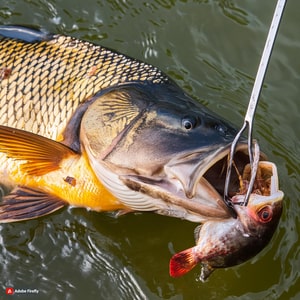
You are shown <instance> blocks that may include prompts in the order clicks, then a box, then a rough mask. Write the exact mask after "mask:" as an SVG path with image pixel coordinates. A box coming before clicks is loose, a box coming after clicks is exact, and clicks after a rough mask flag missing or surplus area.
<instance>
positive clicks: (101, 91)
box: [0, 26, 264, 223]
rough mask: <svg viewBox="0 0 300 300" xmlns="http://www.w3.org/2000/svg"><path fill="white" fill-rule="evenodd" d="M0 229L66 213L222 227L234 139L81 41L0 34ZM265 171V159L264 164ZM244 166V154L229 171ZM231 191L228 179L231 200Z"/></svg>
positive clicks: (216, 122) (243, 150)
mask: <svg viewBox="0 0 300 300" xmlns="http://www.w3.org/2000/svg"><path fill="white" fill-rule="evenodd" d="M0 69H1V70H0V187H8V189H9V193H8V195H5V197H3V201H2V203H1V205H0V222H13V221H22V220H27V219H32V218H37V217H39V216H43V215H46V214H49V213H51V212H53V211H55V210H57V209H59V208H61V207H64V206H66V205H72V206H77V207H86V208H89V209H92V210H95V211H122V212H128V211H153V212H156V213H159V214H163V215H168V216H173V217H178V218H182V219H187V220H190V221H194V222H201V223H203V222H206V221H208V220H216V219H217V220H223V219H226V218H229V217H230V216H231V215H230V211H228V209H227V207H226V205H225V204H224V201H223V197H222V196H221V195H223V189H224V180H225V173H224V169H226V162H227V155H228V152H229V149H230V145H231V142H232V140H233V138H234V137H235V134H236V129H235V128H234V127H233V126H232V125H231V124H229V123H228V122H226V121H224V120H223V119H222V118H220V117H219V116H216V115H215V114H214V113H212V112H211V111H209V110H208V109H207V108H205V107H204V106H203V105H201V104H200V103H198V102H197V101H195V100H193V99H192V98H191V97H190V96H188V95H187V94H186V93H185V92H184V91H182V90H181V89H180V88H179V87H178V86H177V85H176V84H175V83H174V82H173V81H172V80H171V79H170V78H169V77H168V76H166V75H165V74H164V73H163V72H161V71H160V70H159V69H157V68H156V67H153V66H151V65H149V64H146V63H144V62H141V61H138V60H135V59H133V58H130V57H127V56H125V55H123V54H120V53H118V52H115V51H112V50H110V49H106V48H104V47H102V46H98V45H95V44H92V43H89V42H86V41H81V40H78V39H75V38H73V37H69V36H64V35H53V34H48V33H45V32H42V31H38V30H34V29H29V28H25V27H21V26H0ZM261 158H262V159H263V158H264V156H263V155H262V156H261ZM248 162H249V157H248V154H247V144H246V143H245V141H241V142H240V143H239V145H238V147H237V152H236V155H235V164H236V167H237V169H238V170H239V172H242V170H243V169H244V167H245V165H246V164H247V163H248ZM238 188H239V181H238V176H237V175H236V174H234V175H233V176H232V182H231V184H230V187H229V193H230V194H232V195H234V194H235V193H236V190H238Z"/></svg>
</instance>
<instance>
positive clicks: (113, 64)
mask: <svg viewBox="0 0 300 300" xmlns="http://www.w3.org/2000/svg"><path fill="white" fill-rule="evenodd" d="M0 69H1V71H2V73H6V74H7V75H6V76H4V77H3V76H2V80H1V82H0V124H2V125H6V126H10V127H15V128H19V129H24V130H27V131H30V132H33V133H37V134H41V135H43V136H45V137H49V138H52V139H54V140H58V139H62V137H61V136H60V134H61V133H62V131H63V130H64V129H65V127H66V124H67V122H68V120H69V119H70V118H71V117H72V116H73V114H74V113H75V111H76V109H77V108H78V106H80V104H82V103H83V102H86V101H87V100H88V99H90V98H91V97H92V96H94V95H95V94H96V93H99V91H101V90H104V89H106V88H108V87H111V86H116V85H121V84H123V83H130V82H152V83H157V84H159V83H164V82H169V81H170V79H169V78H168V77H167V76H166V75H165V74H163V72H161V71H160V70H159V69H157V68H156V67H154V66H152V65H149V64H146V63H144V62H141V61H138V60H136V59H133V58H130V57H128V56H125V55H123V54H120V53H118V52H116V51H111V50H110V49H107V48H105V47H102V46H98V45H94V44H91V43H88V42H85V41H80V40H78V39H76V38H74V37H70V36H63V35H52V34H46V33H44V32H41V31H38V30H33V29H29V28H25V27H18V26H1V27H0Z"/></svg>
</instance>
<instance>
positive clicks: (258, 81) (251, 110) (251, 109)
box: [224, 0, 286, 207]
mask: <svg viewBox="0 0 300 300" xmlns="http://www.w3.org/2000/svg"><path fill="white" fill-rule="evenodd" d="M285 4H286V0H278V1H277V5H276V8H275V11H274V15H273V19H272V22H271V26H270V29H269V33H268V36H267V40H266V43H265V47H264V50H263V53H262V56H261V60H260V64H259V67H258V70H257V74H256V78H255V81H254V86H253V89H252V93H251V96H250V100H249V104H248V108H247V111H246V115H245V118H244V124H243V126H242V128H241V129H240V131H239V132H238V133H237V135H236V137H235V138H234V140H233V142H232V144H231V148H230V153H229V157H228V164H227V172H226V179H225V187H224V201H225V203H226V204H227V205H228V199H229V197H228V189H229V184H230V177H231V171H232V162H233V157H234V153H235V150H236V147H237V144H238V140H239V139H240V137H241V135H242V133H243V132H244V131H245V129H246V128H247V126H248V153H249V160H250V165H251V170H252V173H253V174H252V177H253V176H254V178H255V176H256V171H255V170H253V149H252V147H253V140H252V129H253V121H254V115H255V111H256V108H257V104H258V100H259V95H260V92H261V88H262V84H263V81H264V78H265V75H266V70H267V67H268V63H269V61H270V57H271V53H272V49H273V46H274V42H275V39H276V35H277V32H278V28H279V24H280V21H281V18H282V15H283V11H284V7H285ZM253 171H255V174H254V172H253ZM253 184H254V180H252V181H251V183H250V184H249V188H248V192H247V194H246V197H245V201H244V205H247V203H248V200H249V196H250V193H251V190H252V188H253ZM229 206H230V207H232V205H229Z"/></svg>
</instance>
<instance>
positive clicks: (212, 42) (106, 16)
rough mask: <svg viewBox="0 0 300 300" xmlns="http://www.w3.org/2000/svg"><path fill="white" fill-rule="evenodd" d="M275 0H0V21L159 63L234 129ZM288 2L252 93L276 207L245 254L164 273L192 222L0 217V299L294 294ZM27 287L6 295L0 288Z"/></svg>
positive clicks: (292, 37) (293, 107)
mask: <svg viewBox="0 0 300 300" xmlns="http://www.w3.org/2000/svg"><path fill="white" fill-rule="evenodd" d="M275 4H276V1H271V0H264V1H261V0H232V1H227V0H218V1H214V0H206V1H205V0H203V1H175V0H173V1H171V0H169V1H168V0H157V1H133V0H132V1H125V0H123V1H121V0H120V1H117V0H115V1H113V0H110V1H100V0H98V1H97V0H85V1H80V0H76V1H75V0H47V1H46V0H40V1H39V0H0V23H1V24H26V25H38V26H41V27H42V28H45V29H47V30H48V31H52V32H55V33H63V34H71V35H74V36H76V37H78V38H81V39H86V40H89V41H93V42H96V43H100V44H102V45H104V46H107V47H110V48H114V49H117V50H118V51H120V52H123V53H126V54H128V55H130V56H133V57H136V58H139V59H142V60H145V61H147V62H149V63H151V64H154V65H156V66H158V67H160V68H161V69H162V70H163V71H165V72H166V73H167V74H169V75H170V76H171V77H172V78H173V79H175V80H176V81H177V82H178V84H179V85H180V86H182V87H183V88H184V89H185V90H186V91H187V92H188V93H190V94H191V95H193V96H194V97H195V98H197V99H199V101H201V102H202V103H204V104H205V105H207V106H208V107H209V108H211V109H212V110H214V111H215V112H217V113H219V114H221V115H222V116H223V117H225V118H226V119H229V120H231V121H233V122H234V123H235V124H237V125H238V126H240V125H241V124H242V120H243V116H244V112H245V109H246V106H247V103H248V99H249V96H250V93H251V89H252V85H253V78H254V77H255V74H256V69H257V65H258V62H259V59H260V55H261V52H262V48H263V45H264V42H265V38H266V35H267V31H268V28H269V24H270V22H271V18H272V15H273V10H274V8H275ZM299 10H300V2H299V1H288V4H287V7H286V10H285V14H284V19H283V21H282V24H281V29H280V33H279V36H278V39H277V42H276V46H275V49H274V53H273V56H272V60H271V64H270V67H269V70H268V74H267V77H266V81H265V85H264V89H263V92H262V97H261V102H260V106H259V108H258V111H257V117H256V122H255V137H256V138H257V139H258V140H259V142H260V144H261V146H262V147H263V149H264V150H265V152H267V154H268V155H269V158H270V160H271V161H274V162H275V163H276V164H277V166H278V170H279V174H280V183H281V189H282V190H283V191H284V192H285V195H286V197H285V210H284V213H283V217H282V221H281V223H280V226H279V229H278V231H277V233H276V234H275V236H274V238H273V240H272V242H271V243H270V245H269V246H268V247H267V248H266V249H265V250H264V251H263V252H262V253H261V254H260V255H259V256H257V257H256V258H254V259H252V260H251V261H249V262H247V263H245V264H243V265H241V266H237V267H234V268H230V269H226V270H218V271H216V272H215V273H214V274H213V275H212V276H211V277H210V279H209V281H208V282H207V283H204V284H203V283H201V282H200V281H199V280H198V276H199V269H197V268H196V269H195V270H194V271H192V272H190V273H189V274H188V275H186V276H185V277H183V278H179V279H172V278H170V277H169V275H168V263H169V259H170V257H171V255H172V253H173V252H174V251H179V250H182V249H185V248H187V247H189V246H191V245H193V244H194V241H193V229H194V227H195V224H192V223H190V222H187V221H181V220H177V219H172V218H168V217H162V216H157V215H154V214H132V215H125V216H122V217H120V218H118V219H114V218H112V217H110V216H109V215H106V214H100V213H94V212H88V211H86V210H85V209H66V210H63V211H60V212H58V213H56V214H54V215H50V216H48V217H45V218H41V219H38V220H33V221H28V222H22V223H15V224H7V225H1V226H0V262H1V265H0V282H1V287H0V299H6V298H7V299H13V298H17V299H86V300H88V299H251V300H252V299H299V298H300V280H299V271H300V258H299V255H300V244H299V231H300V220H299V215H300V208H299V205H300V201H299V192H300V183H299V182H300V167H299V165H300V158H299V149H300V142H299V115H300V104H299V103H300V102H299V99H298V98H299V93H298V88H299V79H300V78H299V77H300V76H299V72H300V60H299V57H298V56H299V52H300V35H299V26H300V21H299ZM9 286H12V287H14V288H16V289H24V290H26V289H32V290H35V289H36V290H38V292H39V293H38V294H28V293H27V294H19V295H14V296H6V295H5V288H6V287H9Z"/></svg>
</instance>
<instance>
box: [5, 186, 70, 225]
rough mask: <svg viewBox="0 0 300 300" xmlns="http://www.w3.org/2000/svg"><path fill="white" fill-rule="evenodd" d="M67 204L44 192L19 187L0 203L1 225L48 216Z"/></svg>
mask: <svg viewBox="0 0 300 300" xmlns="http://www.w3.org/2000/svg"><path fill="white" fill-rule="evenodd" d="M66 205H67V203H66V202H65V201H63V200H61V199H59V198H58V197H56V196H53V195H49V194H46V193H44V192H42V191H39V190H36V189H32V188H28V187H24V186H18V187H16V188H15V189H14V190H12V192H11V193H10V194H9V195H7V196H4V197H3V200H2V202H1V203H0V223H9V222H17V221H24V220H30V219H35V218H38V217H41V216H45V215H48V214H50V213H52V212H54V211H56V210H58V209H60V208H62V207H64V206H66Z"/></svg>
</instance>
